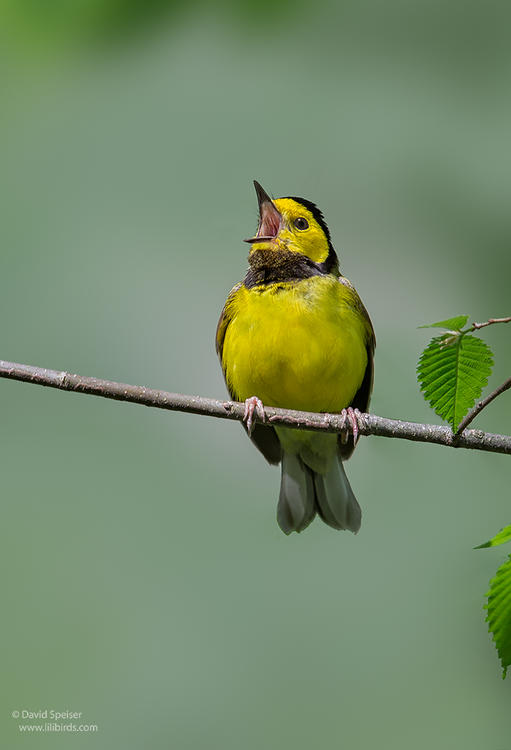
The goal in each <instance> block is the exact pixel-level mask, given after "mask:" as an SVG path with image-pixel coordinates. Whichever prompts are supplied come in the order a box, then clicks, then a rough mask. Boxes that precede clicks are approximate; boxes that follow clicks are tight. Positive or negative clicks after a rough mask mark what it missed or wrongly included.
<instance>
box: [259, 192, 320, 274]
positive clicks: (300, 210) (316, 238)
mask: <svg viewBox="0 0 511 750" xmlns="http://www.w3.org/2000/svg"><path fill="white" fill-rule="evenodd" d="M260 211H261V221H260V224H259V229H258V232H257V236H261V241H260V242H258V241H257V239H256V238H254V239H252V240H250V242H251V244H252V248H251V251H250V253H251V254H252V253H253V252H256V251H257V250H261V249H264V250H274V251H277V252H278V251H279V250H287V251H288V252H294V253H301V254H302V255H305V256H307V257H308V258H310V259H311V260H313V261H314V262H315V263H323V262H324V261H326V259H327V257H328V254H329V243H328V238H327V236H326V234H325V232H324V230H323V228H322V227H321V226H320V224H319V223H318V222H317V221H316V219H315V218H314V215H313V214H312V211H310V210H309V209H308V208H307V207H306V206H304V205H302V204H301V203H299V202H298V201H295V200H294V199H293V198H277V199H275V200H273V201H271V202H270V201H269V200H268V201H265V202H264V203H262V204H261V206H260Z"/></svg>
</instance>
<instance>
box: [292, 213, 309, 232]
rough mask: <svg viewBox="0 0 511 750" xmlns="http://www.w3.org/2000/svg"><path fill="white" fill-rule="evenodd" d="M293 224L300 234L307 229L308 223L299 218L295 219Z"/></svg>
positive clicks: (301, 217)
mask: <svg viewBox="0 0 511 750" xmlns="http://www.w3.org/2000/svg"><path fill="white" fill-rule="evenodd" d="M293 224H294V225H295V227H296V228H297V229H299V230H300V231H302V232H303V230H304V229H308V228H309V222H308V221H307V219H304V218H303V216H299V217H298V218H297V219H295V220H294V222H293Z"/></svg>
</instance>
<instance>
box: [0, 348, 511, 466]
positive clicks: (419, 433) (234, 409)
mask: <svg viewBox="0 0 511 750" xmlns="http://www.w3.org/2000/svg"><path fill="white" fill-rule="evenodd" d="M0 378H10V379H11V380H21V381H24V382H26V383H34V384H37V385H43V386H48V387H50V388H58V389H60V390H63V391H74V392H75V393H88V394H90V395H92V396H102V397H103V398H110V399H115V400H117V401H129V402H131V403H134V404H142V405H144V406H152V407H155V408H158V409H169V410H170V411H182V412H189V413H191V414H204V415H207V416H210V417H220V418H221V419H235V420H242V419H243V413H244V404H240V403H236V402H234V401H227V402H225V401H217V400H215V399H210V398H203V397H200V396H186V395H184V394H182V393H168V392H166V391H157V390H154V389H152V388H145V387H144V386H137V385H126V384H125V383H116V382H114V381H111V380H100V379H99V378H90V377H84V376H82V375H72V374H71V373H68V372H59V371H57V370H46V369H44V368H41V367H32V366H30V365H21V364H17V363H16V362H4V361H2V360H0ZM264 412H265V416H266V424H270V425H272V426H273V425H284V426H287V427H294V428H296V429H302V430H313V431H317V432H340V431H341V429H342V423H341V417H340V415H339V414H314V413H312V412H305V411H291V410H287V409H276V408H274V407H266V408H265V410H264ZM359 425H360V429H359V432H360V434H361V435H378V436H380V437H391V438H401V439H404V440H413V441H417V442H423V443H437V444H439V445H447V446H451V447H457V448H472V449H476V450H482V451H490V452H492V453H506V454H509V455H511V436H509V435H493V434H491V433H488V432H482V431H481V430H466V431H465V432H464V433H463V434H462V435H460V436H459V438H458V439H457V440H456V441H455V440H454V436H453V433H452V431H451V429H450V428H449V427H444V426H440V425H430V424H417V423H415V422H402V421H400V420H396V419H386V418H384V417H377V416H375V415H374V414H361V415H360V416H359Z"/></svg>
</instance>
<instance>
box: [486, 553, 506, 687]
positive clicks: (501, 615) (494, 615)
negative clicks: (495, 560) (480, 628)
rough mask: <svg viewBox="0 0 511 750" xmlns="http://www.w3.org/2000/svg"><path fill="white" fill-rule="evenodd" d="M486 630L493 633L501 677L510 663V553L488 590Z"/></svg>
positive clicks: (504, 674)
mask: <svg viewBox="0 0 511 750" xmlns="http://www.w3.org/2000/svg"><path fill="white" fill-rule="evenodd" d="M487 596H488V603H487V604H486V605H485V609H487V610H488V617H487V618H486V622H487V623H488V630H489V631H490V633H491V634H492V635H493V640H494V641H495V645H496V647H497V653H498V655H499V659H500V661H501V664H502V677H503V678H504V677H505V676H506V672H507V668H508V667H509V666H510V665H511V555H510V556H509V559H508V560H507V561H506V562H505V563H504V564H503V565H501V566H500V568H499V569H498V570H497V575H496V576H495V578H493V579H492V580H491V581H490V590H489V591H488V594H487Z"/></svg>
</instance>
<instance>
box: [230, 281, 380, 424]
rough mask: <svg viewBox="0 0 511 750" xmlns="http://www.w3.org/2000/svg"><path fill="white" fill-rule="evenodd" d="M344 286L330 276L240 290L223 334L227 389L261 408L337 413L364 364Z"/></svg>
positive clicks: (362, 341) (358, 319)
mask: <svg viewBox="0 0 511 750" xmlns="http://www.w3.org/2000/svg"><path fill="white" fill-rule="evenodd" d="M357 300H358V297H357V295H356V292H355V290H354V289H353V287H351V286H350V285H345V284H343V283H340V282H339V281H338V280H337V279H336V278H335V277H333V276H313V277H311V278H308V279H303V280H301V281H298V282H286V283H278V284H273V285H269V286H261V287H254V288H252V289H247V288H246V287H245V286H244V285H242V286H240V288H239V289H238V291H237V293H236V295H235V297H234V299H233V300H232V307H231V315H232V317H231V320H230V322H229V325H228V327H227V330H226V333H225V340H224V345H223V356H222V361H223V366H224V370H225V375H226V379H227V384H228V386H229V389H230V390H231V392H233V393H235V394H236V395H237V397H238V398H240V399H241V400H244V399H246V398H249V397H250V396H258V397H259V398H260V399H261V400H262V402H263V403H264V404H266V405H268V406H280V407H282V408H287V409H303V410H306V411H332V412H335V411H340V410H341V409H343V408H344V407H346V406H348V405H349V404H350V403H351V401H352V399H353V397H354V395H355V393H356V392H357V390H358V389H359V387H360V385H361V383H362V379H363V377H364V372H365V369H366V366H367V351H366V341H367V328H366V323H365V321H364V319H363V317H362V315H361V313H360V308H359V307H357V304H356V302H357Z"/></svg>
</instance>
